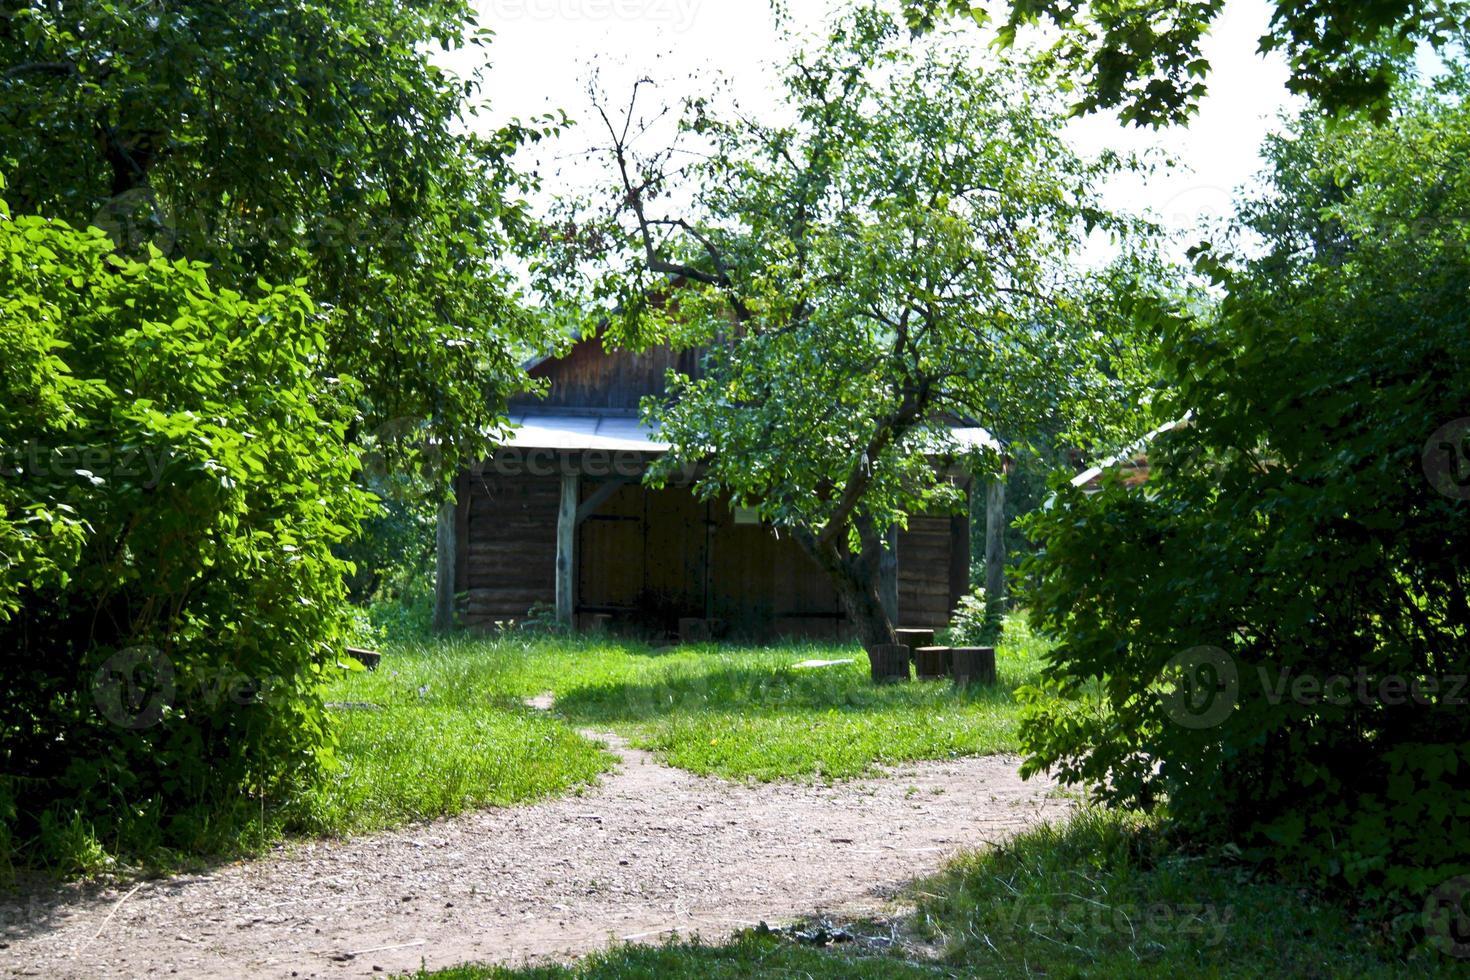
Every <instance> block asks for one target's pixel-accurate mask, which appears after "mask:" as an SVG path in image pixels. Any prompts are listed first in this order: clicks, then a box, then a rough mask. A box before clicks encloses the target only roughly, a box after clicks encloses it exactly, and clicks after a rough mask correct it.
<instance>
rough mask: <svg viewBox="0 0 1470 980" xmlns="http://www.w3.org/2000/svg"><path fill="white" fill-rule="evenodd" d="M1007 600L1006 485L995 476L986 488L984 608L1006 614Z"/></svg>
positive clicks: (1000, 478) (1001, 477)
mask: <svg viewBox="0 0 1470 980" xmlns="http://www.w3.org/2000/svg"><path fill="white" fill-rule="evenodd" d="M1005 598H1006V484H1005V478H1004V477H1003V476H995V477H993V478H992V479H991V481H990V485H989V486H987V487H986V488H985V605H986V606H987V608H989V609H991V610H993V611H995V612H1003V611H1004V610H1005Z"/></svg>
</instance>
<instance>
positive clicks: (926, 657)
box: [914, 647, 950, 681]
mask: <svg viewBox="0 0 1470 980" xmlns="http://www.w3.org/2000/svg"><path fill="white" fill-rule="evenodd" d="M914 664H915V665H916V666H917V668H918V673H919V680H921V681H936V680H942V679H944V678H946V677H948V676H949V671H950V650H949V647H919V649H917V650H915V651H914Z"/></svg>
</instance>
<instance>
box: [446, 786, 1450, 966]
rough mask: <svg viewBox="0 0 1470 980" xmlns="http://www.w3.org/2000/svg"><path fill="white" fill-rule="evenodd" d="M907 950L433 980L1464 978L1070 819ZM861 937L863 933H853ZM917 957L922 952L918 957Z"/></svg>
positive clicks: (925, 904) (1243, 882)
mask: <svg viewBox="0 0 1470 980" xmlns="http://www.w3.org/2000/svg"><path fill="white" fill-rule="evenodd" d="M915 897H916V898H917V900H918V911H917V913H916V914H915V915H914V916H913V917H912V918H911V919H910V920H909V921H907V922H906V923H904V924H903V928H904V929H906V930H907V932H908V933H909V934H910V935H911V936H912V938H913V939H914V940H915V942H914V944H913V945H911V946H910V949H909V951H908V953H907V955H908V956H909V957H911V958H910V959H905V958H903V955H904V954H903V953H900V952H894V953H888V954H883V953H875V952H874V951H873V949H872V948H871V947H865V946H864V945H863V944H862V943H856V944H852V945H851V946H832V947H827V948H825V949H813V948H809V947H803V946H798V945H795V944H793V943H791V942H790V941H788V940H782V939H776V938H772V937H768V936H759V935H754V934H744V935H742V936H739V937H737V938H736V939H735V940H733V941H731V942H729V943H727V944H724V945H716V946H710V945H704V944H702V943H699V942H697V941H686V942H681V943H671V944H668V945H665V946H662V947H635V946H617V947H613V948H611V949H609V950H607V951H606V952H603V953H600V954H598V955H596V956H592V957H589V958H587V959H585V960H582V961H580V962H578V963H576V964H574V965H572V966H570V967H550V968H537V969H525V968H522V969H501V968H492V967H476V966H466V967H461V968H457V969H454V970H449V971H445V972H440V973H434V974H422V973H421V974H419V975H418V977H419V978H423V977H428V976H433V977H435V978H439V980H450V978H452V980H488V978H494V980H523V978H527V980H528V978H537V980H552V978H578V980H612V978H619V980H624V978H626V980H631V978H643V977H647V978H655V977H686V976H699V977H748V976H790V977H811V978H838V977H918V976H926V977H995V978H1002V977H1005V978H1009V977H1029V976H1047V977H1051V978H1071V977H1119V976H1148V977H1154V976H1157V977H1180V976H1183V977H1191V978H1206V977H1261V978H1275V977H1323V978H1326V977H1334V978H1336V977H1374V978H1376V977H1383V978H1389V977H1401V976H1451V975H1453V976H1463V975H1465V970H1464V963H1463V962H1462V961H1451V960H1447V959H1445V958H1442V957H1440V956H1439V955H1438V954H1436V953H1433V952H1430V951H1425V952H1424V953H1423V954H1419V955H1416V956H1414V957H1411V958H1408V959H1402V958H1399V957H1397V956H1395V955H1394V954H1392V953H1390V952H1389V951H1387V950H1384V949H1381V948H1378V947H1376V946H1375V945H1374V943H1373V942H1372V939H1371V937H1370V936H1369V935H1368V934H1367V933H1366V932H1364V931H1363V930H1362V929H1361V928H1360V927H1358V926H1356V925H1355V924H1354V923H1353V922H1352V920H1351V919H1350V918H1349V916H1348V915H1347V914H1346V912H1345V911H1343V910H1342V909H1341V908H1339V907H1336V906H1334V905H1333V904H1332V903H1330V902H1326V901H1323V900H1321V899H1319V898H1318V897H1316V896H1314V895H1313V894H1312V893H1311V892H1309V891H1306V890H1303V889H1298V888H1295V887H1291V886H1288V885H1286V884H1283V883H1281V882H1275V881H1271V880H1268V879H1261V878H1257V877H1254V876H1253V875H1252V874H1250V873H1249V872H1248V871H1247V870H1246V869H1245V868H1244V867H1243V866H1240V865H1237V864H1234V863H1232V862H1231V861H1230V860H1229V859H1228V858H1226V857H1224V856H1222V855H1197V854H1182V853H1179V852H1176V851H1172V850H1171V849H1170V848H1169V847H1167V846H1166V845H1164V844H1163V843H1162V842H1160V841H1159V840H1158V839H1157V836H1156V835H1155V834H1154V832H1153V830H1152V828H1151V827H1150V825H1149V824H1148V822H1147V821H1146V820H1144V819H1143V818H1141V817H1138V816H1134V815H1129V814H1116V813H1114V814H1109V813H1101V812H1097V811H1083V812H1081V813H1079V814H1078V815H1077V816H1076V817H1075V818H1073V819H1072V820H1070V821H1068V822H1066V823H1064V824H1061V825H1059V826H1055V827H1042V828H1039V829H1037V830H1034V831H1031V832H1029V833H1026V834H1024V835H1022V836H1020V837H1017V838H1015V839H1014V840H1013V841H1011V842H1010V843H1009V844H1007V845H1005V846H1003V847H1001V848H998V849H995V850H989V851H984V852H977V853H974V854H971V855H969V856H966V857H962V858H960V859H958V860H956V861H955V862H953V863H952V864H951V865H950V866H949V868H948V869H947V870H946V871H945V872H944V873H943V874H941V875H940V876H939V877H938V878H936V879H934V880H932V881H928V882H923V883H920V884H919V885H918V886H916V888H915ZM857 931H858V933H859V934H860V935H861V932H862V930H861V928H859V929H858V930H857ZM916 947H917V948H918V949H921V950H927V955H923V956H921V955H919V954H918V953H917V952H916V951H915V948H916Z"/></svg>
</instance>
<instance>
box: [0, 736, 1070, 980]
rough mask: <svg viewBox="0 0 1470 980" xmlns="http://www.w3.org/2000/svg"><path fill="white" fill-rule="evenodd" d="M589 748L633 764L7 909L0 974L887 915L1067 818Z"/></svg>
mask: <svg viewBox="0 0 1470 980" xmlns="http://www.w3.org/2000/svg"><path fill="white" fill-rule="evenodd" d="M595 737H597V738H600V739H602V740H603V741H605V742H607V743H608V744H609V745H610V746H611V747H612V748H613V750H614V751H616V752H618V753H619V754H620V755H621V756H622V757H623V765H621V766H620V767H618V769H617V770H616V771H614V772H611V773H609V774H607V775H606V776H605V777H603V780H602V782H601V784H600V785H599V786H597V787H595V788H592V789H589V790H588V791H587V792H586V793H584V794H583V795H581V796H571V797H566V798H563V799H557V800H551V801H548V802H545V803H540V804H536V805H533V806H525V807H517V808H511V809H501V810H487V811H483V812H479V813H473V814H468V815H465V816H460V817H454V818H450V819H446V820H440V821H436V822H433V823H429V824H422V825H418V826H413V827H408V828H405V829H403V830H399V831H394V832H390V833H384V834H376V835H373V836H368V837H359V838H354V839H351V840H346V841H326V842H316V843H309V844H298V845H295V846H293V847H291V848H288V849H282V850H280V851H278V852H276V853H274V854H272V855H270V856H268V857H265V858H262V859H260V860H257V861H250V862H244V863H239V864H234V865H228V866H224V867H221V868H218V869H216V870H215V871H213V872H212V873H209V874H205V875H196V876H182V877H176V878H170V879H162V880H158V881H152V882H145V883H143V884H141V885H139V886H137V887H136V889H133V890H129V889H115V890H101V891H98V890H96V889H91V890H89V889H86V888H83V887H80V886H67V887H62V888H56V887H50V888H46V887H39V888H36V889H33V890H31V891H30V892H28V893H25V894H22V895H20V896H15V895H7V896H4V897H0V976H5V977H20V976H42V977H58V978H60V977H78V978H82V977H85V978H100V977H144V976H157V975H167V974H178V975H180V976H187V977H191V978H192V977H220V978H225V977H228V978H236V977H247V976H248V977H302V978H305V977H349V976H368V975H372V974H374V973H375V972H376V971H387V972H393V971H400V970H409V969H414V968H417V967H418V966H419V965H420V963H421V962H423V963H427V964H428V965H429V966H430V967H443V966H451V965H455V964H458V963H462V962H465V961H468V960H481V961H490V962H502V963H522V962H527V961H530V962H539V961H544V960H546V959H548V958H564V957H568V956H571V955H574V954H579V953H584V952H587V951H590V950H593V949H596V948H600V947H602V946H604V945H606V944H607V943H608V942H609V940H618V939H623V940H647V941H657V939H658V938H659V937H661V936H664V935H666V934H668V933H669V932H672V931H678V932H679V933H680V934H683V935H688V934H691V933H695V932H698V933H700V934H702V935H704V936H706V937H709V938H715V937H718V936H721V935H725V934H728V933H730V932H732V931H734V930H737V929H740V928H743V927H746V926H750V925H754V924H755V923H756V922H757V921H759V920H762V919H764V920H766V921H770V922H772V923H775V922H779V921H784V920H789V919H792V918H796V917H800V916H806V915H812V914H828V915H831V916H833V917H837V918H841V917H845V916H861V915H865V914H871V913H881V912H883V911H885V910H887V909H890V908H891V900H892V899H893V897H894V896H895V895H897V894H898V893H899V892H900V891H901V889H902V888H903V887H904V885H905V884H906V883H907V882H909V881H910V880H911V879H913V878H914V877H916V876H919V875H923V874H926V873H928V872H931V871H933V870H935V869H936V868H938V867H939V865H940V864H941V863H942V862H943V861H944V859H945V858H946V857H947V856H948V855H950V854H951V853H953V852H954V851H956V850H958V849H960V848H962V847H974V846H977V845H980V844H982V843H984V842H987V841H990V842H993V841H997V840H1000V839H1001V838H1002V837H1005V836H1007V835H1009V834H1012V833H1014V832H1016V831H1018V830H1020V829H1022V828H1023V827H1026V826H1029V825H1031V824H1033V823H1036V822H1039V821H1042V820H1049V819H1054V818H1056V817H1057V816H1059V815H1061V814H1062V813H1064V812H1065V810H1066V808H1067V806H1068V804H1067V802H1066V801H1065V800H1063V799H1061V798H1058V797H1057V796H1056V795H1055V794H1052V793H1051V789H1052V786H1051V785H1050V784H1048V783H1045V782H1043V781H1035V780H1033V781H1032V782H1029V783H1022V782H1021V780H1020V778H1019V777H1018V776H1017V774H1016V767H1017V760H1016V759H1015V758H1013V757H1005V756H989V757H980V758H970V759H960V760H955V761H952V762H936V763H924V764H920V765H914V766H905V767H902V768H897V769H894V770H892V771H891V772H890V773H888V774H887V776H886V778H880V779H869V780H857V781H852V782H846V783H839V784H836V785H832V786H823V785H800V784H789V783H773V784H764V785H761V784H751V785H746V784H737V783H730V782H726V781H723V780H719V779H709V778H701V777H697V776H693V775H690V774H689V773H686V772H683V771H680V770H677V769H671V768H668V767H667V766H664V765H661V764H659V763H658V762H657V761H655V760H654V758H653V757H652V756H650V755H648V754H647V753H644V752H641V751H638V750H636V749H632V748H629V747H628V746H627V744H626V743H625V742H623V741H622V740H621V739H619V738H618V737H617V736H613V735H607V734H598V735H596V736H595Z"/></svg>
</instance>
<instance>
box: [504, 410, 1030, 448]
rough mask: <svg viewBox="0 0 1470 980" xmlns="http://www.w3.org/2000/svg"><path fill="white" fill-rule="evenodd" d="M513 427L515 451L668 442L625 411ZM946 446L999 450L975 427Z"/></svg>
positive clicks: (960, 429)
mask: <svg viewBox="0 0 1470 980" xmlns="http://www.w3.org/2000/svg"><path fill="white" fill-rule="evenodd" d="M510 422H511V425H512V426H513V428H512V429H511V432H510V435H509V436H507V437H506V439H505V443H504V445H506V446H508V447H513V448H516V449H560V450H603V451H607V452H644V453H663V452H667V451H668V449H669V443H667V442H664V441H663V440H661V439H660V438H659V432H658V426H657V425H649V424H647V423H645V422H643V421H642V420H641V419H640V418H639V417H638V416H636V415H633V414H631V413H628V412H619V411H612V410H610V411H596V410H587V409H583V410H561V411H543V410H529V411H526V410H522V411H512V412H511V414H510ZM949 432H950V438H951V440H952V442H951V444H950V445H945V446H935V451H936V452H946V451H950V452H952V451H956V450H958V451H960V452H963V451H965V450H970V449H991V450H994V451H995V452H1000V451H1001V445H1000V441H999V440H997V439H996V438H995V436H993V435H991V434H990V433H989V432H987V431H986V430H985V429H982V428H979V427H977V426H971V425H966V426H955V427H953V428H951V429H950V430H949Z"/></svg>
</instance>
